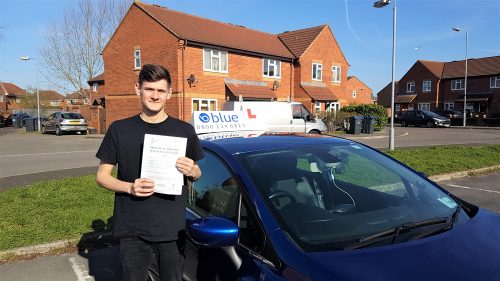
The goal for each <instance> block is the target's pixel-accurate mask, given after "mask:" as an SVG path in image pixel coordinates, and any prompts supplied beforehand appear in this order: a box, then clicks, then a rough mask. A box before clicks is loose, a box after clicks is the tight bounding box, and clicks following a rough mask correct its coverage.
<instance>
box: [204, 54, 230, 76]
mask: <svg viewBox="0 0 500 281" xmlns="http://www.w3.org/2000/svg"><path fill="white" fill-rule="evenodd" d="M203 70H205V71H214V72H224V73H227V52H226V51H219V50H211V49H203Z"/></svg>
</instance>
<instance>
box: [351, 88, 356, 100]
mask: <svg viewBox="0 0 500 281" xmlns="http://www.w3.org/2000/svg"><path fill="white" fill-rule="evenodd" d="M352 97H353V98H356V90H352Z"/></svg>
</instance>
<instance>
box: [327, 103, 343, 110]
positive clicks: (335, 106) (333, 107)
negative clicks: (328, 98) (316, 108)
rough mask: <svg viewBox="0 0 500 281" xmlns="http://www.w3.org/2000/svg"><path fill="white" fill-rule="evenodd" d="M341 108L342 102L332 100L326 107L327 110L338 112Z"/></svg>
mask: <svg viewBox="0 0 500 281" xmlns="http://www.w3.org/2000/svg"><path fill="white" fill-rule="evenodd" d="M339 109H340V103H339V102H336V101H334V102H331V103H330V104H329V105H328V106H327V107H326V111H327V112H332V111H333V112H337V111H339Z"/></svg>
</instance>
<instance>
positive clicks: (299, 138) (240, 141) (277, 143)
mask: <svg viewBox="0 0 500 281" xmlns="http://www.w3.org/2000/svg"><path fill="white" fill-rule="evenodd" d="M201 142H202V145H203V146H204V147H205V148H208V149H212V150H216V151H225V152H226V153H229V154H236V153H247V152H253V151H259V150H269V149H275V148H293V147H300V146H309V145H317V144H325V143H330V144H331V143H336V144H348V143H354V141H351V140H346V139H342V138H338V137H332V136H326V135H317V134H305V133H264V134H262V135H259V136H256V137H230V138H222V139H214V140H202V141H201Z"/></svg>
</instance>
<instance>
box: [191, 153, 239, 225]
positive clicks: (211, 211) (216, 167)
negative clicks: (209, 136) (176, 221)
mask: <svg viewBox="0 0 500 281" xmlns="http://www.w3.org/2000/svg"><path fill="white" fill-rule="evenodd" d="M198 165H199V166H200V169H201V170H202V173H203V176H202V177H201V178H200V179H199V180H197V181H196V182H194V183H193V190H192V193H191V195H190V197H189V200H188V205H189V207H190V208H192V209H193V210H194V211H195V212H197V213H198V214H200V215H201V216H203V217H205V216H224V217H227V218H229V219H231V220H233V221H235V222H237V219H236V214H237V213H236V212H237V208H238V203H239V190H238V187H237V185H236V182H235V181H234V179H233V177H232V176H231V173H230V172H229V171H228V169H227V168H226V166H225V165H224V164H223V163H222V162H221V160H220V159H219V158H217V157H216V156H215V155H213V154H212V153H210V152H205V158H203V159H201V160H200V161H198Z"/></svg>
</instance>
